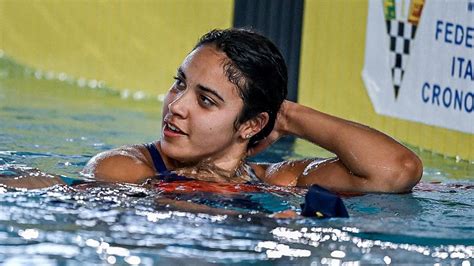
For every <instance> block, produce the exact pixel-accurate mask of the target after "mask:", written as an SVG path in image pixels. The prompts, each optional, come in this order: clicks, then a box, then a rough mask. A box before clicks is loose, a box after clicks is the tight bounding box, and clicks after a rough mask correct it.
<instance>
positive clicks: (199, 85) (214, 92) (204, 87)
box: [178, 67, 225, 103]
mask: <svg viewBox="0 0 474 266" xmlns="http://www.w3.org/2000/svg"><path fill="white" fill-rule="evenodd" d="M178 75H179V76H181V77H183V79H186V74H184V71H183V69H182V68H181V67H179V68H178ZM197 87H198V89H199V90H202V91H205V92H208V93H210V94H212V95H214V96H216V97H217V98H219V99H220V100H221V101H222V102H224V103H225V101H224V98H223V97H222V96H220V95H219V93H218V92H217V91H216V90H213V89H211V88H208V87H206V86H203V85H201V84H198V85H197Z"/></svg>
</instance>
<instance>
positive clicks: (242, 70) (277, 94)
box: [193, 28, 288, 147]
mask: <svg viewBox="0 0 474 266" xmlns="http://www.w3.org/2000/svg"><path fill="white" fill-rule="evenodd" d="M203 45H214V47H215V48H216V49H217V50H218V51H221V52H224V53H225V54H226V56H227V57H228V60H226V61H225V62H224V64H223V67H224V72H225V74H226V76H227V78H228V79H229V81H230V82H232V83H233V84H235V85H236V86H237V88H238V89H239V94H240V97H241V98H242V100H243V102H244V107H243V110H242V112H241V114H240V116H239V117H238V119H237V120H236V123H235V128H237V127H238V125H240V124H242V123H244V122H246V121H248V120H250V119H252V118H254V117H255V116H257V115H258V114H260V113H262V112H267V113H268V115H269V120H268V123H267V124H266V125H265V127H264V128H263V129H262V130H261V131H260V132H259V133H257V134H256V135H254V136H253V137H252V138H250V142H249V146H248V147H252V146H255V145H256V144H257V143H258V141H260V140H262V139H264V138H265V137H266V136H268V134H270V132H271V131H272V130H273V127H274V125H275V120H276V117H277V114H278V110H279V109H280V106H281V104H282V103H283V101H284V100H285V98H286V94H287V92H288V89H287V85H288V72H287V67H286V64H285V60H284V59H283V56H282V55H281V53H280V51H279V50H278V48H277V47H276V45H275V44H273V43H272V42H271V41H270V40H269V39H267V38H266V37H264V36H262V35H260V34H258V33H256V32H254V31H252V30H250V29H240V28H231V29H225V30H217V29H216V30H212V31H210V32H208V33H206V34H205V35H203V36H202V37H201V39H200V40H199V41H198V43H197V44H196V46H195V47H194V49H193V50H195V49H197V48H199V47H201V46H203Z"/></svg>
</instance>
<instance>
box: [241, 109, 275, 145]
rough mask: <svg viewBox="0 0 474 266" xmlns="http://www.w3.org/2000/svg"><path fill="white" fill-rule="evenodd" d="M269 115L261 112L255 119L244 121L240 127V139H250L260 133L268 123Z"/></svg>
mask: <svg viewBox="0 0 474 266" xmlns="http://www.w3.org/2000/svg"><path fill="white" fill-rule="evenodd" d="M268 119H269V115H268V113H267V112H262V113H260V114H258V115H256V116H255V117H253V118H251V119H249V120H247V121H245V122H244V123H243V124H242V125H240V130H239V131H240V137H241V138H243V139H250V138H251V137H253V136H255V135H256V134H257V133H258V132H260V131H261V130H262V129H263V128H264V127H265V126H266V125H267V123H268Z"/></svg>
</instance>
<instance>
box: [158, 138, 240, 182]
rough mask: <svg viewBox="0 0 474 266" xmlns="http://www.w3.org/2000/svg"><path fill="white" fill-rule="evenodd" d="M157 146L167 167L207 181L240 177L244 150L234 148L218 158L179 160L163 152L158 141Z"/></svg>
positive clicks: (230, 180) (233, 179)
mask: <svg viewBox="0 0 474 266" xmlns="http://www.w3.org/2000/svg"><path fill="white" fill-rule="evenodd" d="M157 147H158V149H159V150H160V153H161V155H162V159H163V161H164V163H165V165H166V167H167V169H169V170H171V171H175V172H177V173H178V174H181V175H184V176H190V177H195V178H197V179H200V180H207V181H216V182H223V181H227V182H233V181H236V180H238V179H240V177H239V176H240V175H241V173H242V171H241V168H242V167H243V164H244V162H245V158H246V156H245V152H243V151H240V150H238V149H236V150H234V151H233V152H229V153H227V154H225V156H220V157H218V158H213V157H208V158H205V159H202V160H199V161H197V162H180V161H178V160H175V159H173V158H170V157H168V156H166V154H163V152H162V151H161V147H160V143H159V142H158V143H157Z"/></svg>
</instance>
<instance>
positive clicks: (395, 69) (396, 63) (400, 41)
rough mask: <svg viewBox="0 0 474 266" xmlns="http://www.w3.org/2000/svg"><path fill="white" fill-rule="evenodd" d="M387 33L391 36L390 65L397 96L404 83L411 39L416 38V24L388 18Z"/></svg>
mask: <svg viewBox="0 0 474 266" xmlns="http://www.w3.org/2000/svg"><path fill="white" fill-rule="evenodd" d="M386 23H387V33H388V36H389V38H390V59H389V60H390V66H391V70H392V81H393V88H394V89H395V98H397V97H398V91H399V90H400V86H401V85H402V80H403V74H404V72H405V67H406V66H407V63H408V58H409V55H410V50H411V41H412V40H413V39H415V33H416V25H413V24H412V23H409V22H405V21H399V20H387V21H386Z"/></svg>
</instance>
